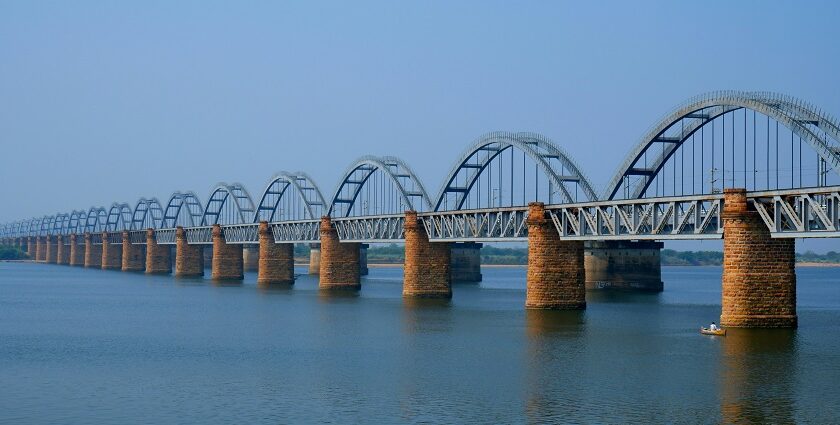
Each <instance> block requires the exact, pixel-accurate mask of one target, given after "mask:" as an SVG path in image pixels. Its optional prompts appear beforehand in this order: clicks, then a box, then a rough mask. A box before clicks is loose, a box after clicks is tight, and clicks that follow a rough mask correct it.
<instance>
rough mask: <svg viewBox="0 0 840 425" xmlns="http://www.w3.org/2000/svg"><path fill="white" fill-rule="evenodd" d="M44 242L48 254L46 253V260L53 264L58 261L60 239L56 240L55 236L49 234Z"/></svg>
mask: <svg viewBox="0 0 840 425" xmlns="http://www.w3.org/2000/svg"><path fill="white" fill-rule="evenodd" d="M44 242H45V243H44V244H45V245H46V246H47V247H46V251H47V252H46V254H45V255H44V261H45V262H47V263H51V264H56V263H58V241H57V240H56V237H55V236H52V235H47V236H45V237H44Z"/></svg>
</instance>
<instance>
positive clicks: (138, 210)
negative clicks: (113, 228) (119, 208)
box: [130, 198, 163, 230]
mask: <svg viewBox="0 0 840 425" xmlns="http://www.w3.org/2000/svg"><path fill="white" fill-rule="evenodd" d="M162 222H163V207H161V205H160V201H158V199H157V198H151V199H146V198H140V200H138V201H137V205H135V206H134V212H133V213H132V215H131V226H130V229H131V230H145V229H159V228H160V225H161V223H162Z"/></svg>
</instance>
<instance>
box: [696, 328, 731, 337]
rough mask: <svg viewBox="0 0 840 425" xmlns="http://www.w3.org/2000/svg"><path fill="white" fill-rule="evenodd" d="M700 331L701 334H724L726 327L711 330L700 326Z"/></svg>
mask: <svg viewBox="0 0 840 425" xmlns="http://www.w3.org/2000/svg"><path fill="white" fill-rule="evenodd" d="M700 333H701V334H703V335H716V336H726V329H715V330H711V329H709V328H700Z"/></svg>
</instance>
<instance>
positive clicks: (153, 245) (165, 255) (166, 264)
mask: <svg viewBox="0 0 840 425" xmlns="http://www.w3.org/2000/svg"><path fill="white" fill-rule="evenodd" d="M171 251H172V249H171V248H170V246H169V245H158V243H157V237H156V236H155V230H154V229H146V273H148V274H169V273H172V256H171Z"/></svg>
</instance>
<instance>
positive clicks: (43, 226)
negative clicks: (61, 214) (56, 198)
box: [38, 215, 55, 236]
mask: <svg viewBox="0 0 840 425" xmlns="http://www.w3.org/2000/svg"><path fill="white" fill-rule="evenodd" d="M54 222H55V216H54V215H45V216H44V217H42V218H41V221H40V223H39V225H38V236H47V235H49V234H51V232H52V229H53V223H54Z"/></svg>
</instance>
